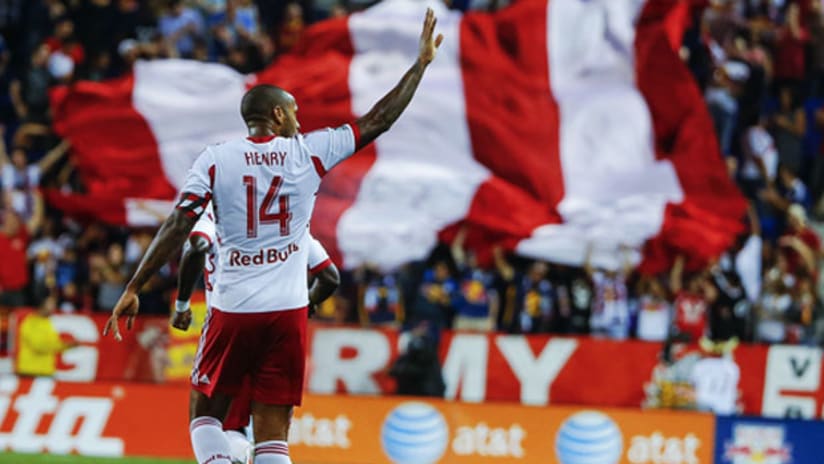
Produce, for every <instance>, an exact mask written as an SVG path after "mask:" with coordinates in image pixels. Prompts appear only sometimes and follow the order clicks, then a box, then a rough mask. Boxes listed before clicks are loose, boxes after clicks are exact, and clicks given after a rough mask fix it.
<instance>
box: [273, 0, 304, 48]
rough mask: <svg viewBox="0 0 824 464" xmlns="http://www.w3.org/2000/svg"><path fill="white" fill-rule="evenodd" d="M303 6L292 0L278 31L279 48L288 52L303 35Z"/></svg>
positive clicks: (287, 6)
mask: <svg viewBox="0 0 824 464" xmlns="http://www.w3.org/2000/svg"><path fill="white" fill-rule="evenodd" d="M304 28H305V25H304V23H303V7H301V6H300V3H298V2H290V3H288V4H287V5H286V7H285V12H284V15H283V21H282V24H281V25H280V30H279V32H278V41H277V50H278V52H279V53H283V52H288V51H289V50H290V49H291V48H292V47H294V46H295V44H297V43H298V41H299V40H300V38H301V36H302V35H303V29H304Z"/></svg>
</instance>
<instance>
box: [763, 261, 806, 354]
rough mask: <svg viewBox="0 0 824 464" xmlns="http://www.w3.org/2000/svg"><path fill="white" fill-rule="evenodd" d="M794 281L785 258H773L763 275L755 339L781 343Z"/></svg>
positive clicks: (784, 332) (790, 304) (790, 305)
mask: <svg viewBox="0 0 824 464" xmlns="http://www.w3.org/2000/svg"><path fill="white" fill-rule="evenodd" d="M795 284H796V279H795V276H793V275H792V273H790V272H789V267H788V263H787V260H786V257H785V256H784V255H783V254H777V255H776V256H775V262H774V264H773V265H772V266H771V267H770V268H769V269H768V270H767V272H766V273H765V274H764V285H763V291H762V293H761V298H760V300H759V302H758V306H757V308H758V322H757V324H756V331H755V337H756V340H757V341H761V342H765V343H781V342H783V341H784V340H785V338H786V336H787V329H786V326H785V322H786V318H787V313H788V312H789V311H790V308H791V307H792V295H791V293H790V289H791V288H792V287H793V286H795Z"/></svg>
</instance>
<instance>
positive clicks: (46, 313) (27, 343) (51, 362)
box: [15, 295, 77, 377]
mask: <svg viewBox="0 0 824 464" xmlns="http://www.w3.org/2000/svg"><path fill="white" fill-rule="evenodd" d="M56 308H57V298H56V297H55V296H54V295H50V296H48V297H47V298H45V299H44V300H43V302H42V303H41V304H40V307H39V309H38V310H37V312H34V313H31V314H29V315H28V316H26V317H25V318H24V319H23V322H22V323H21V324H20V330H19V332H18V333H19V341H18V346H17V359H16V363H15V373H16V374H17V375H20V376H38V377H39V376H44V377H51V376H53V375H54V373H55V372H56V371H57V358H58V356H59V355H60V353H62V352H64V351H66V350H68V349H70V348H73V347H75V346H77V342H74V341H70V342H65V341H63V340H62V339H61V338H60V334H58V333H57V330H56V329H55V328H54V324H53V323H52V321H51V319H50V317H51V315H52V314H53V313H54V311H55V309H56Z"/></svg>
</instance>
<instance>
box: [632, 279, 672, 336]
mask: <svg viewBox="0 0 824 464" xmlns="http://www.w3.org/2000/svg"><path fill="white" fill-rule="evenodd" d="M637 286H638V289H637V292H636V293H637V294H638V295H640V297H639V298H638V325H637V329H636V333H637V336H638V338H639V339H641V340H647V341H656V342H663V341H664V340H666V339H667V337H668V336H669V335H670V328H671V327H672V305H671V304H670V302H669V300H668V299H667V289H666V287H664V285H663V284H662V283H661V281H660V280H659V279H658V278H657V277H655V276H644V277H642V278H641V279H639V280H638V284H637Z"/></svg>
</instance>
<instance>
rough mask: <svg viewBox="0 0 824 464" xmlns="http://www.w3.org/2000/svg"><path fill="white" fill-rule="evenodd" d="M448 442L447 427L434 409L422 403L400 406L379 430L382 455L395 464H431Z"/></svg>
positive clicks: (435, 460) (391, 413) (443, 450)
mask: <svg viewBox="0 0 824 464" xmlns="http://www.w3.org/2000/svg"><path fill="white" fill-rule="evenodd" d="M448 442H449V427H448V426H447V425H446V420H444V418H443V416H442V415H441V413H440V412H438V410H437V409H435V408H433V407H432V406H429V405H428V404H425V403H418V402H408V403H403V404H401V405H399V406H398V407H396V408H395V409H393V410H392V412H390V413H389V415H388V416H386V420H384V422H383V427H382V428H381V445H382V446H383V451H384V453H386V455H387V456H388V457H389V459H391V460H392V462H394V463H395V464H434V463H436V462H438V460H439V459H440V458H441V456H443V454H444V452H445V451H446V445H447V443H448Z"/></svg>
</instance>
